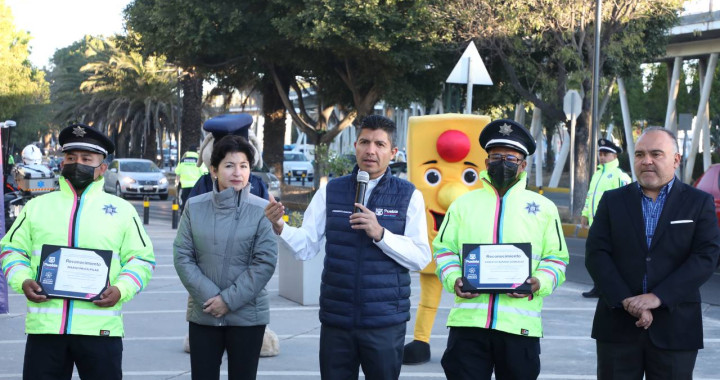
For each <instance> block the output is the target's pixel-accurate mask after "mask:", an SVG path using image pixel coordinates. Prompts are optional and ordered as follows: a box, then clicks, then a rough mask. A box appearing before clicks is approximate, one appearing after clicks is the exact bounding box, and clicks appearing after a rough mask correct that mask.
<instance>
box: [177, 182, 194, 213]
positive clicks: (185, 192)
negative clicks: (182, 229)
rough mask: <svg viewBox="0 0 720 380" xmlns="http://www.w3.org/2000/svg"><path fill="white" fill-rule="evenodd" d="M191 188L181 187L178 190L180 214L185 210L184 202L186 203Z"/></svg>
mask: <svg viewBox="0 0 720 380" xmlns="http://www.w3.org/2000/svg"><path fill="white" fill-rule="evenodd" d="M192 189H193V188H192V187H183V188H181V189H180V213H182V211H183V210H184V209H185V202H187V200H188V197H189V196H190V192H191V191H192Z"/></svg>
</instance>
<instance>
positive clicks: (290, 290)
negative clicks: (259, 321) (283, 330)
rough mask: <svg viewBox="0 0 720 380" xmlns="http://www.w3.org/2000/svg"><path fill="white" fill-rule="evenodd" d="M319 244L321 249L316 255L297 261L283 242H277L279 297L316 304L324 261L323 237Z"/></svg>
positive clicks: (301, 302)
mask: <svg viewBox="0 0 720 380" xmlns="http://www.w3.org/2000/svg"><path fill="white" fill-rule="evenodd" d="M320 246H321V247H322V249H321V250H320V252H319V253H318V254H317V256H315V257H313V258H312V259H310V260H308V261H299V260H296V259H295V256H293V254H292V252H290V251H289V250H288V249H287V248H285V245H284V244H279V243H278V266H279V268H278V269H279V271H280V272H279V273H280V286H279V293H280V296H281V297H285V298H287V299H289V300H291V301H295V302H297V303H299V304H301V305H318V303H319V299H320V278H321V276H322V270H323V263H324V262H325V239H323V240H322V241H321V242H320Z"/></svg>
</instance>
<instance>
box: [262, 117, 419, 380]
mask: <svg viewBox="0 0 720 380" xmlns="http://www.w3.org/2000/svg"><path fill="white" fill-rule="evenodd" d="M357 130H358V132H357V140H356V141H355V156H356V158H357V165H356V166H355V168H354V170H353V173H352V174H350V175H346V176H342V177H339V178H336V179H333V180H332V181H330V182H328V183H327V185H326V186H324V187H321V188H320V189H319V190H318V191H317V192H316V193H315V195H314V196H313V198H312V200H311V201H310V205H309V206H308V208H307V210H305V215H304V218H303V223H302V227H300V228H296V227H291V226H287V225H285V223H284V222H283V219H282V216H283V215H284V213H285V209H284V206H283V205H282V203H279V202H276V201H274V199H273V198H272V197H271V198H270V203H269V204H268V205H267V207H266V208H265V215H266V216H267V218H268V219H269V220H270V221H271V222H272V224H273V229H274V230H275V233H276V234H278V235H279V236H280V244H284V245H285V247H286V248H287V249H288V250H290V252H294V254H295V258H296V259H298V260H309V259H312V258H313V257H315V255H317V253H318V252H319V251H320V249H321V247H320V242H321V241H322V240H323V238H326V239H327V242H326V244H325V266H324V268H323V273H322V285H321V287H320V323H321V327H320V376H321V377H322V378H323V379H326V380H336V379H345V380H347V379H357V378H358V376H359V368H360V367H361V366H362V370H363V373H364V374H365V377H366V378H368V379H376V380H377V379H380V380H382V379H385V380H391V379H397V378H398V377H399V376H400V369H401V367H402V357H403V345H404V343H405V330H406V324H407V321H408V320H409V319H410V300H409V297H410V273H409V271H418V270H420V269H422V268H424V267H425V266H426V265H427V264H428V263H429V262H430V247H429V245H428V238H427V231H426V228H427V225H426V219H425V205H424V201H423V197H422V193H420V192H419V191H418V190H417V189H415V186H413V185H412V184H411V183H410V182H408V181H405V180H403V179H400V178H397V177H395V176H393V175H392V174H391V173H390V169H389V167H388V165H389V164H390V160H391V159H392V158H393V157H394V156H395V153H397V150H398V148H397V147H396V146H395V145H394V144H395V142H396V128H395V123H394V122H393V121H392V120H390V119H388V118H386V117H383V116H379V115H371V116H366V117H365V118H363V119H362V121H361V122H360V123H359V125H358V127H357ZM361 170H362V171H364V172H366V173H367V174H368V176H369V182H368V185H367V190H366V191H365V196H364V202H363V203H355V193H356V189H357V186H358V183H357V177H358V172H359V171H361Z"/></svg>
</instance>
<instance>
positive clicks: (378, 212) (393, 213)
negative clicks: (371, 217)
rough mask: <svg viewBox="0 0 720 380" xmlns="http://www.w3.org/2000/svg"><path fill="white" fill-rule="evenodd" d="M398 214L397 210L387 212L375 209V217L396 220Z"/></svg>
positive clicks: (383, 209) (384, 209)
mask: <svg viewBox="0 0 720 380" xmlns="http://www.w3.org/2000/svg"><path fill="white" fill-rule="evenodd" d="M399 214H400V211H398V210H388V209H386V208H382V207H380V208H376V209H375V215H376V216H386V217H388V218H397V216H398V215H399Z"/></svg>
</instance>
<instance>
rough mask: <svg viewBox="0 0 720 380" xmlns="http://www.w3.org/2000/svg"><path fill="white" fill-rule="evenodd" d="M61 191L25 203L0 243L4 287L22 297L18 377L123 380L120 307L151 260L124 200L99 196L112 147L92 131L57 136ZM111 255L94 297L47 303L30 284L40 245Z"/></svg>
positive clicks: (141, 283) (146, 276)
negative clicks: (21, 359) (24, 309)
mask: <svg viewBox="0 0 720 380" xmlns="http://www.w3.org/2000/svg"><path fill="white" fill-rule="evenodd" d="M59 142H60V145H62V151H63V154H64V156H65V159H64V164H63V168H62V176H61V177H60V190H59V191H53V192H51V193H48V194H45V195H41V196H39V197H37V198H33V199H32V200H30V201H29V202H28V203H27V204H26V205H25V207H23V209H22V211H21V212H20V215H19V216H18V217H17V222H16V223H14V224H13V226H12V228H11V229H10V231H8V233H7V234H6V235H5V237H3V239H2V241H0V246H1V249H0V252H2V253H0V262H2V270H3V271H4V274H5V276H6V277H7V279H8V283H9V285H10V287H12V288H13V289H14V290H15V291H17V292H18V293H21V294H24V295H25V297H26V298H27V314H26V317H25V332H26V333H27V343H26V345H25V363H24V366H23V378H24V379H68V380H69V379H70V378H71V377H72V374H73V366H75V367H77V370H78V374H79V375H80V377H81V378H83V379H108V380H114V379H118V380H119V379H121V378H122V352H123V343H122V337H123V336H124V334H125V332H124V328H123V321H122V307H123V305H124V304H125V303H127V302H128V301H130V300H131V299H132V298H133V297H134V296H135V295H136V294H137V293H139V292H140V291H141V290H143V289H144V288H146V287H147V285H148V282H149V281H150V278H151V276H152V273H153V271H154V269H155V255H154V253H153V246H152V242H151V241H150V238H148V236H147V234H146V233H145V230H144V228H143V226H142V221H141V220H140V218H139V217H138V215H137V212H136V211H135V207H134V206H133V205H132V204H130V203H129V202H127V201H125V200H123V199H121V198H118V197H116V196H114V195H111V194H108V193H105V192H104V191H103V183H104V179H103V174H104V173H105V171H106V170H107V167H108V165H107V163H105V162H104V159H105V157H107V155H108V154H110V153H112V152H113V151H114V149H115V146H114V145H113V143H112V141H110V139H109V138H108V137H107V136H105V135H104V134H103V133H101V132H100V131H98V130H97V129H95V128H92V127H89V126H87V125H84V124H73V125H71V126H69V127H67V128H65V129H63V130H62V131H61V132H60V135H59ZM48 244H51V245H57V246H63V247H72V248H86V249H97V250H109V251H112V260H111V262H110V269H109V270H110V272H109V282H110V283H109V286H108V287H107V288H106V290H105V291H104V292H102V293H101V294H100V296H99V298H98V299H97V300H94V301H86V300H77V299H67V298H48V297H47V296H46V295H44V294H42V293H41V291H42V287H41V285H40V284H39V283H38V282H36V281H35V278H36V275H37V273H38V268H39V266H40V264H41V263H40V252H41V251H42V249H43V246H44V245H48Z"/></svg>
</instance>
